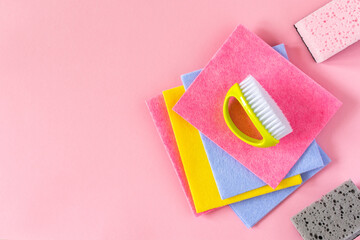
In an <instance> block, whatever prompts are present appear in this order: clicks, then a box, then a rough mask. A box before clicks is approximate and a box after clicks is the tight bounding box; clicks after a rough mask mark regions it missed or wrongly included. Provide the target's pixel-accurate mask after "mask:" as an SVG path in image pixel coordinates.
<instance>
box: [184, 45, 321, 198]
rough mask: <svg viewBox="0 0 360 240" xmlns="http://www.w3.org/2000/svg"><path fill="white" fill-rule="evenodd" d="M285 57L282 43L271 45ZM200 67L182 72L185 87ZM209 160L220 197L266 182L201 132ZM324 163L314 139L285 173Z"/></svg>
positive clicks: (298, 172)
mask: <svg viewBox="0 0 360 240" xmlns="http://www.w3.org/2000/svg"><path fill="white" fill-rule="evenodd" d="M273 48H274V49H275V50H276V51H277V52H279V53H280V54H281V55H282V56H283V57H285V58H286V59H287V58H288V57H287V54H286V51H285V46H284V45H283V44H280V45H277V46H275V47H273ZM200 72H201V70H198V71H194V72H191V73H187V74H184V75H182V76H181V80H182V82H183V84H184V87H185V90H186V89H188V88H189V86H190V85H191V83H192V82H193V81H194V80H195V78H196V77H197V76H198V75H199V73H200ZM200 136H201V139H202V142H203V145H204V148H205V151H206V154H207V157H208V159H209V163H210V166H211V169H212V172H213V175H214V179H215V181H216V185H217V187H218V190H219V193H220V196H221V198H222V199H226V198H229V197H233V196H235V195H238V194H241V193H244V192H247V191H250V190H253V189H256V188H259V187H262V186H265V185H266V183H264V182H263V181H262V180H261V179H260V178H258V177H257V176H256V175H255V174H253V173H252V172H250V171H249V170H248V169H247V168H246V167H244V166H243V165H242V164H241V163H240V162H239V161H237V160H236V159H234V158H233V157H231V156H230V155H229V154H228V153H227V152H225V151H224V150H223V149H222V148H220V147H219V146H218V145H216V144H215V143H214V142H213V141H211V140H210V139H209V138H207V137H206V136H205V135H203V134H202V133H200ZM321 166H323V161H322V160H321V157H320V152H319V150H318V147H317V144H316V143H315V142H313V143H312V144H311V145H310V146H309V147H308V148H307V150H306V151H305V153H304V154H303V155H302V156H301V158H300V159H299V160H298V161H297V163H296V164H295V165H294V166H293V168H292V169H291V170H290V172H289V173H288V174H287V175H286V178H287V177H291V176H294V175H297V174H301V173H304V172H307V171H310V170H313V169H316V168H319V167H321Z"/></svg>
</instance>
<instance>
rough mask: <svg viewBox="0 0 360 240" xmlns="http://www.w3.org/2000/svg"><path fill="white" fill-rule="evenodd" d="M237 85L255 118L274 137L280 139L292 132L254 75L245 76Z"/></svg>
mask: <svg viewBox="0 0 360 240" xmlns="http://www.w3.org/2000/svg"><path fill="white" fill-rule="evenodd" d="M239 86H240V89H241V91H242V93H243V94H244V96H245V98H246V100H247V102H248V103H249V105H250V107H251V109H252V110H253V111H254V113H255V115H256V116H257V118H258V119H259V120H260V122H261V123H262V125H263V126H264V127H265V128H266V130H268V132H269V133H270V134H271V135H272V136H273V137H274V138H275V139H277V140H280V139H281V138H283V137H285V136H286V135H288V134H289V133H291V132H292V128H291V126H290V123H289V122H288V120H287V119H286V117H285V116H284V114H283V113H282V111H281V109H280V108H279V107H278V106H277V104H276V103H275V101H274V100H273V99H272V98H271V96H270V95H269V94H268V93H267V92H266V91H265V89H264V88H263V87H262V86H261V85H260V84H259V83H258V82H257V81H256V79H255V78H254V77H252V76H251V75H249V76H247V77H246V78H245V80H244V81H242V82H241V83H239Z"/></svg>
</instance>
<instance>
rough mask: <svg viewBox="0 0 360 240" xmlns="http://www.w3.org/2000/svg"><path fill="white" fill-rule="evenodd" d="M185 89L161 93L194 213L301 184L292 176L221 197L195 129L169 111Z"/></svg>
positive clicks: (299, 180)
mask: <svg viewBox="0 0 360 240" xmlns="http://www.w3.org/2000/svg"><path fill="white" fill-rule="evenodd" d="M184 92H185V89H184V87H183V86H180V87H176V88H172V89H169V90H166V91H163V96H164V100H165V104H166V108H167V111H168V114H169V117H170V121H171V125H172V128H173V131H174V135H175V139H176V143H177V146H178V148H179V153H180V156H181V161H182V164H183V166H184V172H185V175H186V178H187V180H188V183H189V187H190V191H191V195H192V197H193V200H194V205H195V209H196V212H197V213H200V212H203V211H207V210H211V209H214V208H218V207H222V206H226V205H228V204H231V203H234V202H239V201H243V200H245V199H249V198H253V197H257V196H260V195H263V194H267V193H270V192H273V191H277V190H280V189H284V188H287V187H290V186H295V185H299V184H301V182H302V180H301V177H300V175H295V176H292V177H289V178H286V179H283V180H282V181H281V183H280V184H279V185H278V187H277V188H276V189H273V188H271V187H270V186H268V185H265V186H262V187H259V188H256V189H252V190H250V191H247V192H244V193H242V194H238V195H236V196H234V197H230V198H227V199H221V197H220V194H219V191H218V189H217V186H216V183H215V179H214V176H213V173H212V171H211V167H210V164H209V161H208V159H207V156H206V152H205V149H204V146H203V143H202V141H201V138H200V134H199V132H198V130H197V129H196V128H194V127H193V126H192V125H191V124H189V123H188V122H186V121H185V120H184V119H183V118H182V117H180V116H179V115H178V114H177V113H176V112H174V111H173V110H172V108H173V107H174V105H175V104H176V102H178V101H179V99H180V98H181V96H182V95H183V94H184Z"/></svg>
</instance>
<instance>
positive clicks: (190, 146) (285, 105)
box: [147, 25, 341, 228]
mask: <svg viewBox="0 0 360 240" xmlns="http://www.w3.org/2000/svg"><path fill="white" fill-rule="evenodd" d="M249 74H251V75H252V76H254V77H255V78H256V80H257V81H258V82H259V83H260V84H261V85H262V86H263V87H264V89H266V91H267V92H268V93H269V94H270V95H271V97H272V98H273V99H274V101H275V102H276V103H277V105H278V106H279V107H280V109H281V110H282V112H283V114H284V115H285V116H286V118H287V119H288V121H289V123H290V124H291V127H292V129H293V132H292V133H291V134H289V135H287V136H286V137H284V138H282V139H281V140H280V142H279V143H278V144H277V145H276V146H272V147H268V148H257V147H254V146H251V145H249V144H247V143H245V142H243V141H242V140H241V139H239V138H237V137H236V136H235V135H234V134H233V133H232V132H231V131H230V129H229V128H228V126H227V125H226V123H225V120H224V116H223V111H222V109H223V102H224V99H225V95H226V93H227V91H228V89H229V88H230V87H231V86H232V85H233V84H235V83H240V82H241V81H242V80H243V79H245V78H246V76H248V75H249ZM181 80H182V85H181V86H178V87H175V88H172V89H169V90H165V91H163V93H162V94H160V95H158V96H156V97H154V98H152V99H149V100H148V101H147V106H148V108H149V110H150V113H151V116H152V118H153V120H154V123H155V126H156V128H157V130H158V132H159V134H160V137H161V139H162V142H163V144H164V145H165V148H166V151H167V153H168V155H169V157H170V159H171V161H172V163H173V165H174V168H175V170H176V173H177V175H178V177H179V179H180V182H181V184H182V186H183V189H184V192H185V195H186V197H187V199H188V202H189V204H190V206H191V208H192V210H193V212H194V214H195V215H196V216H199V215H201V214H203V213H206V212H208V211H211V210H214V209H216V208H220V207H223V206H227V205H229V206H230V207H231V208H232V210H233V211H234V212H235V213H236V214H237V215H238V216H239V218H240V219H241V221H242V222H243V223H244V224H245V225H246V226H247V227H249V228H250V227H252V226H254V225H255V224H256V223H257V222H259V221H260V220H261V219H262V218H263V217H264V216H266V215H267V214H268V213H269V212H270V211H271V210H272V209H274V208H275V207H276V206H277V205H278V204H280V202H282V201H283V200H284V199H285V198H286V197H288V196H289V195H290V194H291V193H293V192H294V191H295V190H296V189H297V188H298V187H299V186H301V185H302V184H303V183H304V182H306V181H307V180H308V179H310V178H311V177H312V176H314V175H315V174H316V173H317V172H319V171H320V170H322V169H323V168H324V167H325V166H326V165H327V164H328V163H329V162H330V159H329V157H328V156H327V155H326V154H325V152H324V151H323V150H322V149H321V148H320V147H319V145H318V144H317V143H316V141H315V137H316V136H317V135H318V134H319V132H320V131H321V130H322V129H323V128H324V127H325V125H326V123H327V122H328V121H329V120H330V119H331V117H332V116H333V115H334V114H335V112H336V111H337V110H338V108H339V107H340V106H341V102H340V101H339V100H338V99H336V98H335V97H334V96H333V95H331V94H330V93H329V92H328V91H326V90H325V89H324V88H322V87H321V86H320V85H318V84H317V83H316V82H315V81H314V80H312V79H311V78H310V77H308V76H307V75H306V74H304V73H303V72H301V70H299V69H298V68H296V67H295V66H294V65H292V64H291V63H290V62H289V61H288V57H287V53H286V50H285V47H284V45H283V44H280V45H277V46H275V47H273V48H271V47H270V46H269V45H267V44H266V43H265V42H264V41H263V40H261V39H260V38H259V37H258V36H256V35H255V34H254V33H252V32H250V31H249V30H248V29H246V28H245V27H244V26H242V25H240V26H238V27H237V28H236V29H235V30H234V32H233V33H232V34H231V35H230V37H229V38H228V39H227V40H226V41H225V43H224V44H223V45H222V47H221V48H220V49H219V50H218V51H217V52H216V54H215V55H214V56H213V57H212V59H211V60H210V61H209V63H208V64H207V66H205V68H204V69H202V70H198V71H194V72H191V73H187V74H184V75H182V76H181ZM229 111H230V113H231V117H232V120H233V121H234V123H236V124H237V125H238V126H241V130H242V131H243V132H244V133H246V134H248V135H249V136H253V137H259V132H258V131H257V130H256V128H254V125H253V123H252V122H251V120H250V119H249V118H248V117H247V115H246V113H245V112H244V109H243V108H242V107H241V105H240V104H239V102H237V101H233V103H232V105H230V106H229Z"/></svg>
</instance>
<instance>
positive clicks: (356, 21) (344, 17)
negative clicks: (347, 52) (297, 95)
mask: <svg viewBox="0 0 360 240" xmlns="http://www.w3.org/2000/svg"><path fill="white" fill-rule="evenodd" d="M295 28H296V29H297V31H298V33H299V35H300V36H301V38H302V39H303V41H304V43H305V45H306V46H307V48H308V49H309V51H310V53H311V55H312V56H313V58H314V60H315V61H316V62H318V63H320V62H323V61H325V60H326V59H328V58H330V57H332V56H333V55H335V54H336V53H338V52H340V51H342V50H344V49H345V48H347V47H348V46H350V45H351V44H353V43H355V42H357V41H359V39H360V1H359V0H333V1H331V2H330V3H328V4H326V5H325V6H323V7H322V8H320V9H318V10H316V11H315V12H313V13H311V14H310V15H308V16H307V17H305V18H303V19H301V20H300V21H299V22H297V23H296V24H295Z"/></svg>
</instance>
